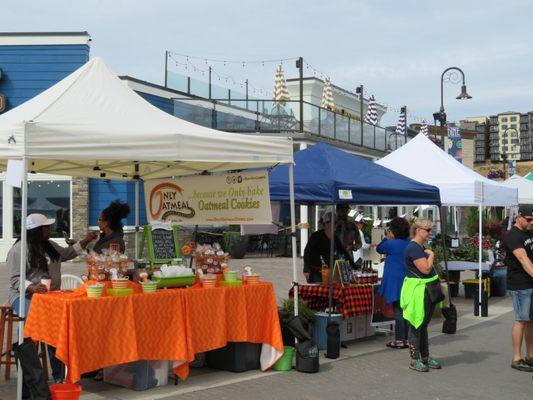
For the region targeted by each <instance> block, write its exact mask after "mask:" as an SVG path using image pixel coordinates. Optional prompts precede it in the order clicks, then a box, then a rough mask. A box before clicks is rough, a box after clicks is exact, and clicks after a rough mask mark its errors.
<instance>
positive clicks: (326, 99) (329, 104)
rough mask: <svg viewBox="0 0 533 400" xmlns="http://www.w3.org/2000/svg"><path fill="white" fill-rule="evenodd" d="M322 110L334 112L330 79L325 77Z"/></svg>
mask: <svg viewBox="0 0 533 400" xmlns="http://www.w3.org/2000/svg"><path fill="white" fill-rule="evenodd" d="M322 108H327V109H330V110H335V103H334V102H333V91H332V89H331V78H330V77H329V76H326V78H325V79H324V89H323V90H322Z"/></svg>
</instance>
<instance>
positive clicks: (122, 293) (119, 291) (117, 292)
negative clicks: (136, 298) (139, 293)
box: [106, 288, 133, 296]
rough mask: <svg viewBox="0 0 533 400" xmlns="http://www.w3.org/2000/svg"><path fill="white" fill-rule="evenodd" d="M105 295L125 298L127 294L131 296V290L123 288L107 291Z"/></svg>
mask: <svg viewBox="0 0 533 400" xmlns="http://www.w3.org/2000/svg"><path fill="white" fill-rule="evenodd" d="M106 293H107V294H109V295H111V296H127V295H129V294H133V289H130V288H123V289H115V288H112V289H107V291H106Z"/></svg>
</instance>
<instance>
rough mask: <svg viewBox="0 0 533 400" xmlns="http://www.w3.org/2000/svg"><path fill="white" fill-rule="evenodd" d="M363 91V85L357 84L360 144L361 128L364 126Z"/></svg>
mask: <svg viewBox="0 0 533 400" xmlns="http://www.w3.org/2000/svg"><path fill="white" fill-rule="evenodd" d="M364 92H365V88H364V86H363V85H360V86H357V87H356V88H355V93H357V94H358V95H359V116H360V118H359V119H360V121H359V122H360V123H361V146H362V145H363V130H364V128H365V126H364V121H363V105H364V104H363V102H364V98H363V94H364Z"/></svg>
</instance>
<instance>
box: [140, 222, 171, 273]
mask: <svg viewBox="0 0 533 400" xmlns="http://www.w3.org/2000/svg"><path fill="white" fill-rule="evenodd" d="M145 249H147V250H148V258H149V259H150V264H151V265H152V266H153V265H154V264H163V263H167V262H170V261H172V259H173V258H176V257H178V255H179V254H180V252H179V241H178V227H177V226H173V227H172V229H163V228H154V227H152V226H151V225H145V226H144V229H143V237H142V243H141V251H140V254H141V256H143V254H144V250H145Z"/></svg>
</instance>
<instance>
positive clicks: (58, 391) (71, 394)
mask: <svg viewBox="0 0 533 400" xmlns="http://www.w3.org/2000/svg"><path fill="white" fill-rule="evenodd" d="M50 394H51V395H52V400H77V399H79V398H80V394H81V386H80V385H76V384H71V383H58V384H54V385H50Z"/></svg>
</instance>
